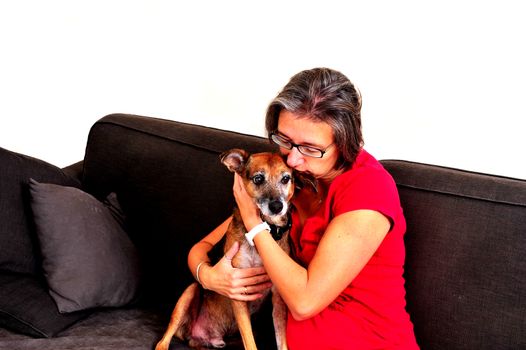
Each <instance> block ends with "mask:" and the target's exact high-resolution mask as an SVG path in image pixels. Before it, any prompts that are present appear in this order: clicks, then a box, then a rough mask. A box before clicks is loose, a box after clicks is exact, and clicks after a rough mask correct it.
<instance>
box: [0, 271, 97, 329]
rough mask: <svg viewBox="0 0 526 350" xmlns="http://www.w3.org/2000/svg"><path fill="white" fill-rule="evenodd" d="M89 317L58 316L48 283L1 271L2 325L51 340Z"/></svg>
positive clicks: (0, 305) (73, 314)
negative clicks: (50, 338)
mask: <svg viewBox="0 0 526 350" xmlns="http://www.w3.org/2000/svg"><path fill="white" fill-rule="evenodd" d="M86 316H87V313H85V312H82V311H81V312H74V313H70V314H61V313H59V311H58V309H57V306H56V304H55V301H54V300H53V298H51V296H50V295H49V293H48V290H47V287H46V285H45V282H43V281H40V280H39V279H38V278H37V277H35V276H32V275H22V274H15V273H11V272H5V271H4V272H1V271H0V326H2V327H5V328H8V329H10V330H13V331H15V332H18V333H24V334H27V335H30V336H33V337H52V336H54V335H56V334H57V333H58V332H60V331H62V330H63V329H65V328H67V327H68V326H70V325H72V324H73V323H75V322H77V321H79V320H80V319H83V318H84V317H86Z"/></svg>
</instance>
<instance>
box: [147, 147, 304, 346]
mask: <svg viewBox="0 0 526 350" xmlns="http://www.w3.org/2000/svg"><path fill="white" fill-rule="evenodd" d="M221 161H222V163H223V164H225V165H226V166H227V168H228V169H229V170H230V171H232V172H237V173H238V174H239V175H241V178H242V179H243V182H244V185H245V188H246V190H247V192H248V194H249V195H250V196H251V197H252V198H253V199H254V201H255V203H256V205H257V206H258V208H259V209H260V211H261V217H262V219H263V220H264V221H266V222H267V223H268V224H269V225H271V227H272V230H271V231H272V235H273V237H274V239H276V241H277V242H278V244H279V245H280V247H281V248H282V249H283V250H285V251H286V252H287V253H289V237H288V229H289V227H290V214H289V209H290V204H289V203H290V200H291V198H292V196H293V194H294V189H295V186H294V179H293V172H292V169H291V168H289V167H288V166H287V164H286V163H285V161H284V160H283V158H282V157H281V156H279V155H278V154H274V153H257V154H253V155H249V154H248V153H247V152H245V151H243V150H238V149H234V150H230V151H228V152H225V153H223V154H222V155H221ZM245 233H246V229H245V226H244V224H243V221H242V219H241V215H240V214H239V210H238V209H237V207H236V208H235V209H234V212H233V216H232V221H231V223H230V225H229V227H228V229H227V231H226V233H225V237H224V239H225V244H224V247H223V253H224V252H226V251H228V249H229V248H230V247H231V246H232V244H234V243H235V242H239V251H238V253H237V254H236V255H235V256H234V257H233V259H232V265H233V266H234V267H236V268H248V267H256V266H262V265H263V263H262V261H261V258H260V256H259V255H258V253H257V250H256V248H255V247H253V246H251V245H250V244H248V242H247V240H246V238H245ZM271 291H272V306H273V311H272V317H273V321H274V328H275V332H276V342H277V346H278V349H287V342H286V338H285V327H286V318H287V309H286V305H285V304H284V302H283V300H282V299H281V297H280V296H279V294H278V293H277V291H276V289H275V287H272V288H271ZM269 293H270V291H269V290H267V291H265V292H264V294H265V296H264V297H263V298H260V299H258V300H256V301H251V302H242V301H236V300H230V299H228V298H226V297H224V296H222V295H219V294H217V293H214V292H211V291H209V290H204V289H203V288H202V287H201V286H200V285H199V284H198V283H193V284H191V285H190V286H189V287H188V288H187V289H186V290H185V291H184V292H183V294H182V295H181V297H180V298H179V300H178V302H177V304H176V306H175V308H174V311H173V313H172V316H171V319H170V324H169V326H168V329H167V330H166V333H165V334H164V336H163V338H162V339H161V341H159V343H158V344H157V347H156V350H167V349H168V348H169V345H170V341H171V339H172V337H173V335H176V336H177V337H178V338H180V339H182V340H188V341H189V345H190V346H191V347H193V348H198V349H199V348H200V347H207V346H213V347H216V348H221V347H224V346H225V342H224V340H223V336H225V335H229V334H233V333H235V332H236V331H237V330H238V329H239V331H240V333H241V337H242V339H243V344H244V346H245V349H256V344H255V341H254V336H253V334H252V327H251V324H250V315H251V314H252V313H254V312H255V311H257V310H258V309H259V308H260V306H261V304H262V303H263V301H264V299H265V297H266V296H267V295H268V294H269Z"/></svg>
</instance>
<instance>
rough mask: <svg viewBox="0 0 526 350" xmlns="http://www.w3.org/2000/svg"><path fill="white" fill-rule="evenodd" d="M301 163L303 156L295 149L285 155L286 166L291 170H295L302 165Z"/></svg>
mask: <svg viewBox="0 0 526 350" xmlns="http://www.w3.org/2000/svg"><path fill="white" fill-rule="evenodd" d="M303 162H304V159H303V155H302V154H301V153H300V151H298V149H297V148H296V147H293V148H292V149H291V150H290V151H289V152H288V154H287V165H288V166H290V167H291V168H295V167H297V166H298V165H301V164H303Z"/></svg>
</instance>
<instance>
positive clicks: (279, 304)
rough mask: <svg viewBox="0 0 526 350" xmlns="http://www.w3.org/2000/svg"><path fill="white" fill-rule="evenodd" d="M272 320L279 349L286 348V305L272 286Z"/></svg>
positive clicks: (284, 349)
mask: <svg viewBox="0 0 526 350" xmlns="http://www.w3.org/2000/svg"><path fill="white" fill-rule="evenodd" d="M272 320H273V321H274V330H275V332H276V345H277V346H278V349H279V350H287V349H288V347H287V336H286V334H287V305H286V304H285V302H284V301H283V299H282V298H281V296H280V295H279V293H278V291H277V290H276V288H275V287H273V288H272Z"/></svg>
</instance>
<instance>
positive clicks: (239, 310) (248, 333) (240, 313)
mask: <svg viewBox="0 0 526 350" xmlns="http://www.w3.org/2000/svg"><path fill="white" fill-rule="evenodd" d="M232 309H233V310H234V316H235V317H236V321H237V325H238V327H239V333H241V338H242V339H243V345H244V347H245V350H257V347H256V341H255V340H254V333H253V332H252V324H251V323H250V312H249V311H248V305H247V303H246V302H244V301H239V300H232Z"/></svg>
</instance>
